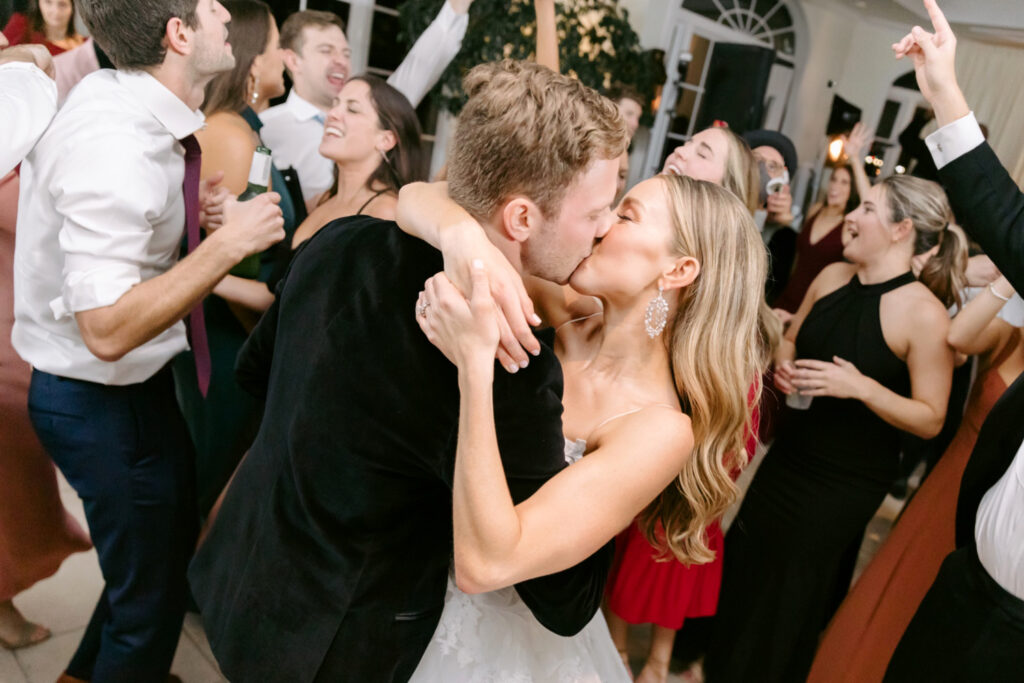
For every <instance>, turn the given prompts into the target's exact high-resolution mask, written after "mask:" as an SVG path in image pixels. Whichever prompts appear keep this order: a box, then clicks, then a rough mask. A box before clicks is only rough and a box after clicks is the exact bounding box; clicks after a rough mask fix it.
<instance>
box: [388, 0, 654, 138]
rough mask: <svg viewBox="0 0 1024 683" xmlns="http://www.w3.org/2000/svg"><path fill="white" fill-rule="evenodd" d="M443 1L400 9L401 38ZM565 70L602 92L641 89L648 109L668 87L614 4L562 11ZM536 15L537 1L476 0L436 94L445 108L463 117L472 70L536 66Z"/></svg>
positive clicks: (602, 1)
mask: <svg viewBox="0 0 1024 683" xmlns="http://www.w3.org/2000/svg"><path fill="white" fill-rule="evenodd" d="M443 2H444V0H406V1H405V2H404V3H402V5H401V7H400V8H399V18H400V20H401V23H402V27H403V30H402V34H401V35H400V36H399V37H400V39H403V40H405V41H406V42H407V43H408V44H409V45H411V44H412V43H413V42H415V40H416V38H417V37H419V35H420V34H421V33H422V32H423V31H424V30H425V29H426V28H427V26H428V25H429V24H430V22H431V21H432V20H433V18H434V17H435V16H436V15H437V13H438V11H440V9H441V5H442V3H443ZM556 13H557V17H558V29H557V30H558V48H559V64H560V65H561V69H562V72H563V73H566V74H569V75H571V76H574V77H576V78H578V79H580V81H582V82H583V83H585V84H586V85H589V86H590V87H592V88H595V89H597V90H599V91H601V92H607V90H608V89H609V88H610V87H611V86H612V85H614V84H615V83H622V84H625V85H628V86H630V87H631V88H633V89H634V90H636V91H637V92H638V93H639V94H640V95H641V96H642V97H644V99H645V100H646V102H647V104H646V106H645V107H644V109H645V112H644V114H645V118H646V119H648V120H647V121H646V122H649V120H650V103H651V101H652V100H653V98H654V91H655V88H656V87H657V86H658V85H660V84H661V83H663V82H664V70H663V69H662V67H661V65H660V63H658V60H657V58H656V57H655V56H654V55H653V54H652V52H650V51H647V52H645V51H643V50H641V49H640V39H639V37H638V36H637V34H636V32H635V31H634V30H633V27H632V26H630V24H629V15H628V12H627V11H626V10H624V9H622V8H620V7H619V5H618V3H617V2H614V0H569V1H568V2H559V3H557V4H556ZM536 30H537V16H536V12H535V11H534V6H533V2H532V1H530V0H474V2H473V4H472V5H471V6H470V10H469V26H468V28H467V30H466V37H465V38H464V39H463V41H462V49H461V50H460V51H459V54H458V55H456V57H455V59H454V60H452V63H451V64H449V65H448V68H447V70H445V72H444V74H443V75H442V76H441V80H440V82H439V83H438V85H437V86H436V87H435V88H434V90H433V92H432V97H434V98H435V99H436V100H437V102H438V105H439V106H441V107H443V108H445V109H447V110H449V111H451V112H453V113H458V111H459V110H460V109H461V108H462V105H463V104H464V103H465V101H466V95H465V93H464V92H463V91H462V77H463V76H464V75H465V74H466V72H467V71H469V70H470V69H471V68H473V67H474V66H476V65H477V64H482V63H484V62H492V61H496V60H500V59H506V58H508V59H533V58H534V53H535V51H536Z"/></svg>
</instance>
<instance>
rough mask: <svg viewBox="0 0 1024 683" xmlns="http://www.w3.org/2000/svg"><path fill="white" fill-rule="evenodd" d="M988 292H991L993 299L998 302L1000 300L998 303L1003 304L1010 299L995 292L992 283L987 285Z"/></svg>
mask: <svg viewBox="0 0 1024 683" xmlns="http://www.w3.org/2000/svg"><path fill="white" fill-rule="evenodd" d="M988 291H990V292H992V296H994V297H995V298H997V299H999V300H1000V301H1002V302H1003V303H1006V302H1007V301H1009V300H1010V297H1008V296H1003V295H1002V294H1000V293H999V292H997V291H996V286H995V284H994V283H992V282H990V283H988Z"/></svg>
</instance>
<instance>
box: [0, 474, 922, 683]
mask: <svg viewBox="0 0 1024 683" xmlns="http://www.w3.org/2000/svg"><path fill="white" fill-rule="evenodd" d="M759 464H760V460H759V459H755V461H754V463H753V464H752V466H751V467H749V468H748V469H747V471H746V472H744V475H743V476H742V477H741V478H740V485H741V488H744V489H745V488H746V486H747V485H748V484H749V481H750V478H751V477H752V476H753V472H754V470H755V469H756V466H757V465H759ZM61 497H62V498H63V500H64V504H65V506H67V508H68V509H69V510H70V511H71V512H72V514H73V515H74V516H75V517H76V518H77V519H78V520H79V522H81V523H82V524H83V525H85V516H84V514H83V512H82V504H81V502H80V501H79V500H78V497H77V496H76V495H75V493H74V491H72V490H71V488H70V487H69V486H68V485H67V484H66V483H64V481H63V480H61ZM901 507H902V504H901V503H900V502H899V501H896V500H895V499H893V498H886V501H885V503H883V504H882V507H881V508H880V509H879V511H878V514H877V515H876V516H875V518H874V519H873V520H872V522H871V524H870V525H869V527H868V532H867V534H866V535H865V538H864V544H863V546H862V547H861V553H860V558H859V561H858V569H857V572H858V574H859V573H860V571H861V569H862V568H863V566H864V565H865V564H866V563H867V561H868V560H869V559H870V558H871V556H872V555H873V554H874V552H875V551H876V550H877V548H878V546H879V545H881V543H882V541H884V540H885V537H886V536H887V535H888V533H889V529H890V527H891V526H892V523H893V521H894V520H895V518H896V515H897V514H898V513H899V510H900V508H901ZM731 517H732V515H731V514H730V515H727V516H726V521H729V520H731ZM102 586H103V582H102V579H101V577H100V570H99V565H98V564H97V562H96V553H95V552H88V553H79V554H78V555H74V556H72V557H70V558H68V560H67V561H66V562H65V563H64V565H63V566H62V567H61V569H60V571H59V572H57V573H56V574H55V575H54V576H52V577H50V578H49V579H46V580H45V581H40V582H39V583H38V584H36V585H35V586H33V587H32V588H31V589H29V590H27V591H25V592H24V593H22V594H21V595H19V596H18V597H16V598H15V600H14V602H15V605H17V607H18V608H19V609H20V610H21V611H22V613H23V614H25V616H26V617H28V618H29V619H31V620H32V621H35V622H37V623H40V624H43V625H45V626H47V627H48V628H49V629H50V630H51V631H52V632H53V637H52V638H50V639H49V640H47V641H46V642H43V643H40V644H39V645H36V646H34V647H28V648H24V649H21V650H16V651H14V652H9V651H7V650H4V649H0V683H53V681H54V680H56V678H57V676H59V675H60V673H61V672H62V670H63V668H64V666H65V665H66V664H67V662H68V660H69V659H70V658H71V655H72V653H73V652H74V650H75V647H76V646H77V645H78V641H79V639H80V638H81V636H82V632H83V631H84V630H85V626H86V624H87V623H88V621H89V616H90V614H91V613H92V609H93V606H94V605H95V602H96V599H97V598H98V597H99V594H100V590H101V589H102ZM649 642H650V628H649V627H642V626H640V627H634V628H633V629H632V630H631V632H630V644H629V650H630V657H631V660H632V664H633V668H634V671H635V672H639V670H640V668H641V667H642V666H643V661H644V658H645V656H646V654H647V648H648V644H649ZM172 671H173V672H174V673H175V674H177V675H178V676H180V677H181V679H182V681H183V683H217V682H220V681H224V680H225V679H224V677H223V676H222V675H221V674H220V671H219V670H218V668H217V664H216V662H215V661H214V659H213V653H211V652H210V646H209V644H208V643H207V641H206V635H205V634H204V633H203V628H202V625H201V624H200V622H199V618H198V617H197V616H196V615H194V614H190V615H188V616H187V617H186V619H185V627H184V629H183V630H182V634H181V640H180V641H179V642H178V652H177V654H176V655H175V657H174V664H173V666H172ZM669 681H670V683H683V681H684V678H682V677H681V676H678V675H675V674H673V675H670V676H669Z"/></svg>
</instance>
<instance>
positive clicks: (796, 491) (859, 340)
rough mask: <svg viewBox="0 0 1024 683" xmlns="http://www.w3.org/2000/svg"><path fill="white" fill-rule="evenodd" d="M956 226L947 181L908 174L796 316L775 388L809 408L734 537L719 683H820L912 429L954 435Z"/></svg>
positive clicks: (777, 448) (717, 643) (713, 680)
mask: <svg viewBox="0 0 1024 683" xmlns="http://www.w3.org/2000/svg"><path fill="white" fill-rule="evenodd" d="M950 218H951V212H950V209H949V204H948V202H947V200H946V197H945V194H944V193H943V191H942V189H941V188H940V187H939V186H938V185H937V184H935V183H932V182H929V181H924V180H920V179H917V178H909V177H903V176H896V177H892V178H889V179H887V180H886V181H884V182H882V183H880V184H879V185H876V186H875V187H873V188H871V189H870V190H869V191H868V193H867V195H866V196H865V197H864V199H863V203H862V204H861V205H860V207H858V208H857V210H855V211H854V212H852V213H851V214H850V215H849V216H847V219H846V223H845V225H844V227H843V244H844V247H843V256H844V257H845V258H846V259H847V260H848V261H849V262H850V263H836V264H833V265H831V266H828V267H827V268H825V269H824V270H823V271H822V272H821V274H820V275H819V276H818V277H817V278H816V279H815V280H814V282H813V283H812V284H811V287H810V289H809V290H808V292H807V295H806V296H805V298H804V301H803V303H802V304H801V306H800V308H799V310H798V311H797V313H796V314H795V315H794V317H793V321H792V323H791V324H790V326H789V329H788V331H787V333H786V338H785V340H784V341H783V343H782V344H781V346H780V348H779V350H778V352H777V353H776V359H775V363H776V371H775V382H776V385H777V386H778V388H779V389H780V390H781V391H782V392H783V393H785V394H787V395H790V396H794V397H795V398H797V399H798V400H802V401H803V402H805V406H806V403H807V402H809V406H806V407H805V408H804V409H803V410H794V411H792V412H793V413H795V415H794V417H793V419H791V420H789V421H788V422H787V424H786V425H785V427H784V428H783V429H781V430H780V433H779V435H778V437H777V439H776V441H775V443H774V444H773V445H772V447H771V449H770V450H769V452H768V454H767V456H766V457H765V460H764V463H763V464H762V465H761V468H760V470H759V471H758V472H757V475H756V476H755V477H754V481H753V483H752V484H751V486H750V489H749V491H748V493H747V495H746V498H745V500H744V501H743V506H742V508H741V509H740V513H739V515H738V516H737V518H736V520H735V522H734V523H733V525H732V527H731V528H730V530H729V533H728V534H727V535H726V550H725V553H724V555H725V558H726V560H725V572H724V577H723V584H722V593H721V599H720V601H719V608H718V620H717V622H716V624H715V632H714V638H713V642H712V645H711V649H710V650H709V652H708V656H707V658H706V660H705V672H706V675H707V680H708V681H709V683H721V682H724V681H737V682H747V681H759V682H766V683H767V682H770V681H803V680H805V679H806V677H807V673H808V670H809V668H810V665H811V662H812V659H813V656H814V651H815V648H816V647H817V643H818V636H819V634H820V632H821V630H822V629H823V628H824V626H825V625H826V623H827V622H828V620H829V619H830V618H831V616H832V614H833V612H834V611H835V609H836V607H837V606H838V604H839V601H840V600H841V599H842V596H843V595H844V594H845V593H846V590H847V588H848V586H849V583H850V580H851V578H852V573H853V566H854V563H855V561H856V557H857V551H858V548H859V547H860V542H861V537H862V536H863V533H864V529H865V527H866V526H867V523H868V521H870V519H871V517H872V515H874V513H875V510H876V509H877V508H878V506H879V505H880V504H881V502H882V500H883V499H884V498H885V494H886V492H887V491H888V489H889V486H890V484H891V483H892V481H893V480H894V479H895V478H896V477H897V476H899V467H898V466H899V455H900V440H899V433H900V430H904V431H908V432H911V433H913V434H917V435H919V436H922V437H925V438H929V437H932V436H934V435H935V434H937V433H938V431H939V430H940V429H941V427H942V423H943V419H944V417H945V410H946V402H947V397H948V395H949V387H950V380H951V375H952V370H953V352H952V351H951V350H950V349H949V347H948V346H947V345H946V332H947V329H948V327H949V317H948V315H947V314H946V306H948V305H949V304H950V303H952V302H953V301H954V300H955V299H956V297H957V293H958V292H959V285H960V283H961V282H962V280H963V269H964V267H965V265H966V258H967V253H966V239H965V238H964V236H963V233H962V232H961V231H960V229H959V228H958V227H956V226H950V225H949V220H950ZM915 276H916V277H915ZM794 403H795V401H794ZM794 407H796V406H794Z"/></svg>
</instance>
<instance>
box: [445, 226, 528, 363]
mask: <svg viewBox="0 0 1024 683" xmlns="http://www.w3.org/2000/svg"><path fill="white" fill-rule="evenodd" d="M441 251H442V253H443V254H444V271H445V275H447V276H448V279H449V280H450V282H451V283H452V284H454V285H455V287H456V288H457V289H458V290H459V291H460V292H470V291H471V290H472V287H473V277H474V268H473V263H474V262H475V261H479V262H481V263H482V264H483V270H484V271H485V272H486V274H487V281H488V283H489V288H490V294H491V297H492V298H493V300H494V304H495V306H496V307H497V323H498V329H499V331H500V333H501V339H500V343H499V345H498V349H497V352H496V353H495V356H496V357H497V359H498V362H500V363H501V366H502V367H503V368H505V369H506V370H508V371H509V372H515V371H516V370H519V369H520V368H525V367H526V366H527V365H528V364H529V360H530V355H531V354H532V355H537V354H538V353H540V342H539V341H537V338H536V337H535V336H534V335H533V330H532V329H531V328H530V326H531V325H539V324H540V322H541V321H540V318H539V317H538V316H537V314H536V312H535V311H534V307H533V301H532V300H531V299H530V296H529V294H527V292H526V287H525V286H524V285H523V278H522V276H521V275H520V274H519V272H518V271H516V269H515V268H513V267H512V264H511V263H509V261H508V259H507V258H506V257H505V255H504V254H502V253H501V251H500V250H499V249H498V248H497V247H495V246H494V244H492V243H491V241H490V240H489V239H488V238H487V235H486V234H485V233H484V231H483V230H482V229H476V230H470V229H464V230H457V229H453V228H451V227H450V228H449V229H446V230H445V231H443V232H442V233H441Z"/></svg>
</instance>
